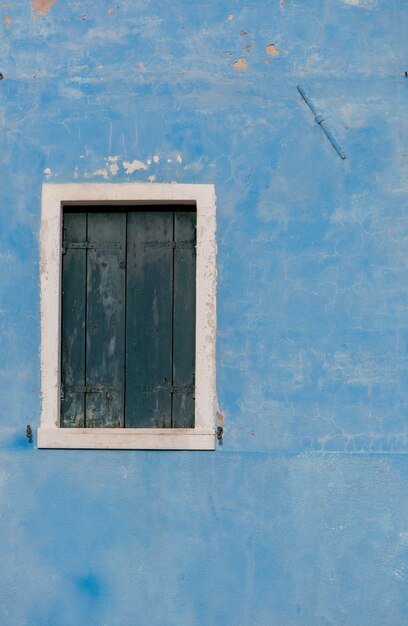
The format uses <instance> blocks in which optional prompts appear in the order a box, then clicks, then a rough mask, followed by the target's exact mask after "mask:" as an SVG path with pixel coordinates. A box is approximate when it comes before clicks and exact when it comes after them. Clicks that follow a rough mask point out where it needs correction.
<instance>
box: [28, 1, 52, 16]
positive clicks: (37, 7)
mask: <svg viewBox="0 0 408 626" xmlns="http://www.w3.org/2000/svg"><path fill="white" fill-rule="evenodd" d="M56 2H57V0H33V1H32V3H31V6H32V7H33V9H34V11H37V12H38V13H40V15H45V14H46V13H47V12H48V11H49V10H50V9H51V7H53V6H54V4H55V3H56Z"/></svg>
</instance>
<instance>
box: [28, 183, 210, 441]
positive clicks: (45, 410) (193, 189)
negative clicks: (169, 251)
mask: <svg viewBox="0 0 408 626" xmlns="http://www.w3.org/2000/svg"><path fill="white" fill-rule="evenodd" d="M157 203H160V204H183V203H185V204H193V203H195V204H196V206H197V269H196V410H195V424H196V426H195V428H194V429H191V430H190V429H189V430H188V431H187V432H186V430H185V429H180V430H178V429H177V430H175V429H157V430H155V431H154V432H152V431H151V430H150V429H147V430H148V432H145V431H146V429H126V428H115V429H86V428H85V429H67V428H60V426H59V424H60V363H61V358H60V355H61V336H60V327H61V270H62V255H61V247H62V207H63V206H64V205H75V204H76V205H81V204H84V205H86V204H89V205H92V204H98V205H103V204H106V205H110V206H115V205H117V206H118V207H120V206H122V207H123V205H124V204H126V205H137V204H144V205H149V204H151V205H152V208H153V206H154V205H155V204H157ZM215 232H216V197H215V187H214V185H208V184H206V185H202V184H177V183H120V184H118V183H78V184H76V183H67V184H44V185H43V188H42V208H41V233H40V238H41V261H40V269H41V392H42V405H41V422H40V427H39V429H38V447H39V448H87V449H89V448H104V449H109V448H112V449H118V448H122V449H160V450H166V449H167V450H170V449H172V450H198V449H200V450H201V449H203V450H213V449H215V416H216V380H215V351H216V251H217V250H216V239H215Z"/></svg>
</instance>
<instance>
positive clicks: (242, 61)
mask: <svg viewBox="0 0 408 626" xmlns="http://www.w3.org/2000/svg"><path fill="white" fill-rule="evenodd" d="M231 67H232V69H233V70H238V71H245V70H247V69H248V67H249V65H248V62H247V58H246V56H242V57H240V58H239V59H237V60H236V61H234V63H232V64H231Z"/></svg>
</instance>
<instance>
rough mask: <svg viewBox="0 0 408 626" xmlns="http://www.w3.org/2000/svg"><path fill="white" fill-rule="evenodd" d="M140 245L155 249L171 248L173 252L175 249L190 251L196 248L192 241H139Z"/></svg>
mask: <svg viewBox="0 0 408 626" xmlns="http://www.w3.org/2000/svg"><path fill="white" fill-rule="evenodd" d="M140 245H142V246H149V247H150V246H152V247H157V248H173V250H174V249H176V248H181V249H190V250H192V249H193V248H196V244H195V243H193V242H192V241H141V242H140Z"/></svg>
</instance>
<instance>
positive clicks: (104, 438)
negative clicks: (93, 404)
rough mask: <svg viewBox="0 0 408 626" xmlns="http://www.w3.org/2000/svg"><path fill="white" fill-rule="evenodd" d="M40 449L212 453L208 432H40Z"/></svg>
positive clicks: (125, 429)
mask: <svg viewBox="0 0 408 626" xmlns="http://www.w3.org/2000/svg"><path fill="white" fill-rule="evenodd" d="M38 447H39V448H82V449H101V450H214V449H215V436H214V433H213V432H211V431H208V430H207V431H206V430H203V431H200V430H198V429H196V428H194V429H193V428H192V429H190V428H179V429H172V428H155V429H151V428H75V429H74V428H39V429H38Z"/></svg>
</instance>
